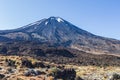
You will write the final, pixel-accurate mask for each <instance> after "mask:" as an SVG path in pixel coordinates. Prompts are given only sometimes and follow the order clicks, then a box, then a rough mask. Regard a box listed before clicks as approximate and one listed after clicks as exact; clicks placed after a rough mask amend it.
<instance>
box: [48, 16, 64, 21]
mask: <svg viewBox="0 0 120 80" xmlns="http://www.w3.org/2000/svg"><path fill="white" fill-rule="evenodd" d="M48 19H49V20H57V21H58V22H64V20H63V19H62V18H61V17H54V16H52V17H49V18H48Z"/></svg>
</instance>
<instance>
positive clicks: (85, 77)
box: [0, 55, 120, 80]
mask: <svg viewBox="0 0 120 80" xmlns="http://www.w3.org/2000/svg"><path fill="white" fill-rule="evenodd" d="M23 58H27V59H28V60H30V61H31V63H32V64H34V63H35V62H41V61H39V60H37V59H34V58H32V57H28V56H25V57H24V56H23V57H20V56H2V55H1V56H0V80H56V79H55V77H57V76H60V75H61V74H60V70H65V69H66V71H69V69H70V70H72V69H74V70H75V72H74V71H71V72H69V74H64V75H68V76H69V77H70V76H73V75H75V76H74V79H70V78H69V79H65V80H120V67H116V66H107V67H99V66H75V65H65V64H63V65H59V64H55V63H49V62H43V61H42V62H41V63H40V64H39V67H34V68H32V67H31V65H30V63H29V62H28V63H27V64H26V65H22V64H23V63H22V59H23ZM9 59H10V60H12V61H15V65H14V64H8V63H9V62H7V60H9ZM12 61H11V62H10V63H12ZM34 66H35V65H34ZM52 73H54V75H53V74H52ZM114 74H116V75H118V76H117V78H118V79H112V78H113V75H114ZM2 75H4V76H3V77H2ZM62 77H63V76H62ZM65 77H67V76H65ZM62 80H64V79H62Z"/></svg>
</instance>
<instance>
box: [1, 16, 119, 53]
mask: <svg viewBox="0 0 120 80" xmlns="http://www.w3.org/2000/svg"><path fill="white" fill-rule="evenodd" d="M12 40H13V41H15V40H16V41H37V42H44V43H45V42H49V43H51V44H53V45H54V44H55V45H56V44H57V45H61V46H67V47H72V48H75V49H80V50H85V51H89V52H102V53H109V52H111V53H120V41H118V40H114V39H109V38H104V37H100V36H96V35H94V34H92V33H90V32H88V31H85V30H82V29H80V28H78V27H76V26H75V25H73V24H71V23H70V22H68V21H66V20H64V19H62V18H60V17H50V18H47V19H42V20H40V21H36V22H34V23H31V24H28V25H26V26H23V27H21V28H18V29H14V30H5V31H0V41H12Z"/></svg>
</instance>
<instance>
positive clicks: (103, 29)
mask: <svg viewBox="0 0 120 80" xmlns="http://www.w3.org/2000/svg"><path fill="white" fill-rule="evenodd" d="M50 16H59V17H62V18H64V19H65V20H68V21H69V22H71V23H73V24H74V25H76V26H78V27H80V28H82V29H84V30H87V31H89V32H91V33H94V34H97V35H101V36H104V37H110V38H116V39H119V40H120V0H0V30H5V29H14V28H18V27H22V26H24V25H27V24H29V23H32V22H35V21H37V20H40V19H42V18H48V17H50Z"/></svg>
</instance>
